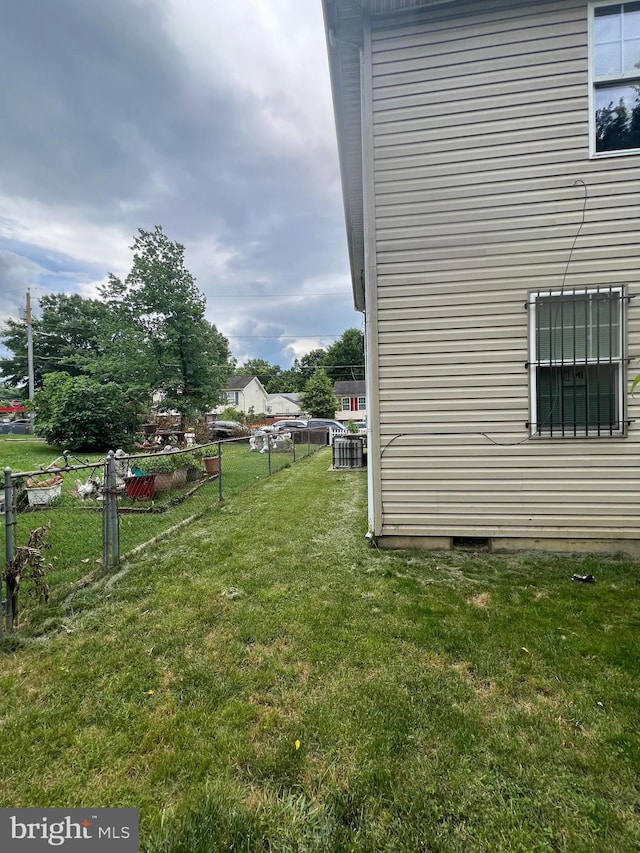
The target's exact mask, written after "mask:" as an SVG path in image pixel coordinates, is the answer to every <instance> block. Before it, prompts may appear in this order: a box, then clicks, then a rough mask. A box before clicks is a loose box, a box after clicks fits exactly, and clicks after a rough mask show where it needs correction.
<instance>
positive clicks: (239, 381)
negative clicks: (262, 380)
mask: <svg viewBox="0 0 640 853" xmlns="http://www.w3.org/2000/svg"><path fill="white" fill-rule="evenodd" d="M254 379H258V377H257V376H230V377H229V382H228V383H227V390H228V391H241V390H242V389H243V388H246V387H247V385H248V384H249V383H250V382H252V381H253V380H254Z"/></svg>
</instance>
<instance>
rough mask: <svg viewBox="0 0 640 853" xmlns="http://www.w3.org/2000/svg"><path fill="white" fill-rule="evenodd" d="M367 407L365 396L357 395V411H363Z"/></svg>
mask: <svg viewBox="0 0 640 853" xmlns="http://www.w3.org/2000/svg"><path fill="white" fill-rule="evenodd" d="M366 408H367V398H366V397H358V411H360V412H364V410H365V409H366Z"/></svg>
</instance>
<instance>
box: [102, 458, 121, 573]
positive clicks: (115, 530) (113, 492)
mask: <svg viewBox="0 0 640 853" xmlns="http://www.w3.org/2000/svg"><path fill="white" fill-rule="evenodd" d="M105 485H106V487H107V488H106V501H105V503H108V510H107V523H108V525H109V544H110V546H111V563H110V564H108V567H109V568H112V567H115V566H117V565H118V563H119V562H120V530H119V527H118V491H117V488H116V485H117V483H116V459H115V453H114V452H113V450H110V451H109V453H108V456H107V479H106V482H105Z"/></svg>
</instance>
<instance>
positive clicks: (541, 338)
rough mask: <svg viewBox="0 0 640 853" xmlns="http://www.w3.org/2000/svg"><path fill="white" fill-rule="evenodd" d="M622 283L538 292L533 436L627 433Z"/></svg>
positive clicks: (533, 305)
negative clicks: (611, 285) (623, 383)
mask: <svg viewBox="0 0 640 853" xmlns="http://www.w3.org/2000/svg"><path fill="white" fill-rule="evenodd" d="M623 304H624V294H623V292H622V288H620V287H608V288H594V289H587V290H585V289H582V290H577V289H574V290H563V291H557V292H554V291H545V292H538V293H532V294H531V295H530V297H529V308H530V315H531V316H530V353H531V354H530V361H529V369H530V377H531V413H532V414H531V424H530V426H531V434H532V435H545V436H556V437H557V436H566V437H570V436H575V437H578V436H602V435H619V434H621V433H622V432H623V426H624V420H623V411H622V409H623V388H622V379H623V369H622V366H623Z"/></svg>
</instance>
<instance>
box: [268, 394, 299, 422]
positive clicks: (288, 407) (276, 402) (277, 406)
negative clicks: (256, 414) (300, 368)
mask: <svg viewBox="0 0 640 853" xmlns="http://www.w3.org/2000/svg"><path fill="white" fill-rule="evenodd" d="M264 411H265V414H267V415H269V416H270V417H280V416H281V415H299V414H300V412H301V411H302V410H301V409H300V406H299V405H298V404H297V403H295V402H294V401H293V400H290V399H289V398H288V397H282V396H280V395H279V394H278V395H277V396H273V397H271V398H270V399H269V401H268V402H267V403H266V408H265V409H264Z"/></svg>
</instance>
